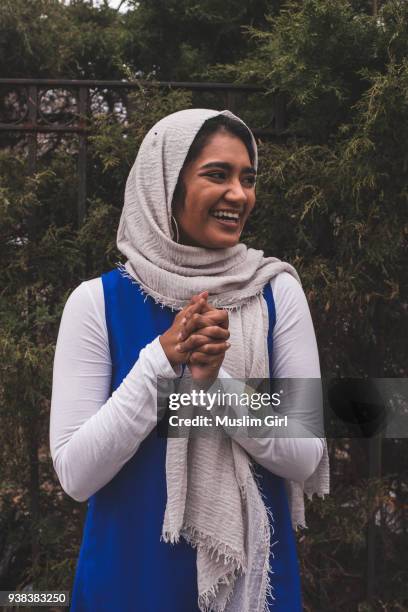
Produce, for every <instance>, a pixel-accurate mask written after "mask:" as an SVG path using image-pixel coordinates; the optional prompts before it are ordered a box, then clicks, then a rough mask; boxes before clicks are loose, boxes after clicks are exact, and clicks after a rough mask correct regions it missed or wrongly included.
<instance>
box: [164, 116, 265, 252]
mask: <svg viewBox="0 0 408 612" xmlns="http://www.w3.org/2000/svg"><path fill="white" fill-rule="evenodd" d="M254 158H255V151H254V148H253V144H252V142H251V139H250V138H249V133H248V131H247V130H246V129H245V128H244V127H243V126H242V124H239V123H237V122H236V121H233V120H232V119H230V118H228V117H226V116H218V117H215V118H214V119H209V120H208V121H207V122H206V123H205V126H204V127H203V128H202V130H201V131H200V134H199V138H197V139H196V141H195V143H194V144H193V146H192V147H191V148H190V150H189V153H188V155H187V158H186V161H185V163H184V166H183V169H182V172H181V173H180V177H179V180H178V182H177V185H176V189H175V195H174V198H173V211H174V219H175V221H174V222H175V223H177V226H178V228H179V236H180V240H181V241H182V243H183V244H186V245H190V246H205V247H207V248H212V249H217V248H218V249H219V248H226V247H231V246H234V245H236V244H237V243H238V241H239V238H240V235H241V233H242V230H243V228H244V226H245V223H246V220H247V218H248V216H249V214H250V213H251V211H252V209H253V207H254V205H255V180H256V170H255V168H254V167H253V163H254Z"/></svg>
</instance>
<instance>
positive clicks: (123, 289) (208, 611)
mask: <svg viewBox="0 0 408 612" xmlns="http://www.w3.org/2000/svg"><path fill="white" fill-rule="evenodd" d="M257 162H258V159H257V148H256V142H255V139H254V137H253V135H252V133H251V131H250V130H249V129H248V127H247V126H246V125H245V123H244V122H242V121H241V120H240V119H239V118H238V117H235V116H234V115H233V114H232V113H230V112H229V111H222V112H219V111H216V110H209V109H189V110H185V111H180V112H178V113H174V114H172V115H169V116H168V117H164V118H163V119H162V120H161V121H159V122H158V123H157V124H156V125H154V126H153V127H152V129H151V130H150V131H149V132H148V134H147V135H146V136H145V138H144V140H143V142H142V144H141V146H140V149H139V151H138V154H137V158H136V161H135V163H134V165H133V167H132V169H131V171H130V174H129V177H128V181H127V184H126V192H125V203H124V207H123V211H122V216H121V220H120V224H119V229H118V237H117V244H118V248H119V250H120V251H121V252H122V253H123V255H124V256H125V257H126V259H127V261H126V264H125V265H124V266H122V265H121V266H119V268H118V269H115V270H112V271H110V272H108V273H106V274H103V275H102V276H101V277H100V278H96V279H91V280H89V281H86V282H84V283H82V284H81V285H80V286H79V287H77V288H76V289H75V290H74V292H73V293H72V294H71V296H70V297H69V299H68V301H67V304H66V306H65V309H64V313H63V317H62V321H61V326H60V331H59V335H58V342H57V349H56V355H55V362H54V378H53V394H52V405H51V428H50V440H51V453H52V457H53V461H54V466H55V469H56V471H57V474H58V476H59V479H60V482H61V484H62V486H63V488H64V489H65V491H67V493H68V494H69V495H71V496H72V497H73V498H74V499H76V500H78V501H85V500H88V512H87V517H86V524H85V529H84V535H83V541H82V545H81V551H80V555H79V560H78V565H77V569H76V576H75V584H74V589H73V595H72V608H71V609H72V610H73V611H75V612H93V611H94V610H98V611H99V612H116V610H121V611H123V612H145V611H146V612H164V611H166V612H198V610H200V611H201V612H266V610H274V612H283V611H285V612H287V611H288V610H290V611H291V612H300V611H301V609H302V603H301V589H300V576H299V568H298V563H297V555H296V542H295V537H294V532H293V528H295V529H296V528H297V527H298V526H304V525H305V521H304V504H303V494H304V493H307V494H308V495H309V496H310V495H312V494H313V493H314V492H316V493H317V494H319V495H324V494H325V493H328V455H327V445H326V441H325V439H324V437H323V435H324V434H323V433H322V432H321V431H320V430H319V429H318V428H317V427H314V426H310V427H309V428H305V427H303V430H302V431H303V437H301V438H300V437H299V438H286V437H283V438H280V437H274V435H272V434H271V436H270V437H269V438H265V437H264V438H260V439H257V438H252V437H240V438H239V439H235V438H234V437H233V436H232V435H231V436H230V434H228V436H227V435H225V433H224V434H223V433H222V431H220V429H217V430H216V431H215V432H214V435H211V436H205V437H184V438H169V439H168V440H166V439H165V438H163V437H160V436H159V435H157V429H156V426H157V391H156V387H157V378H158V377H161V378H165V379H169V380H170V381H176V380H178V379H181V380H180V381H179V383H180V384H181V385H187V386H188V385H190V386H191V385H193V387H191V388H194V385H197V384H198V383H203V384H209V383H213V381H214V379H215V378H217V377H219V378H224V379H228V378H231V377H235V378H268V377H269V376H273V377H275V378H279V377H282V378H294V379H300V378H308V377H309V378H320V369H319V358H318V352H317V346H316V340H315V335H314V330H313V324H312V321H311V317H310V313H309V309H308V306H307V302H306V298H305V295H304V293H303V291H302V288H301V286H300V282H299V277H298V275H297V273H296V271H295V270H294V268H293V267H292V266H291V265H289V264H287V263H285V262H282V261H280V260H278V259H276V258H274V257H267V258H265V257H264V256H263V252H262V251H258V250H256V249H248V248H247V247H246V246H245V245H244V244H242V243H241V242H240V235H241V232H242V229H243V227H244V225H245V222H246V220H247V218H248V215H249V214H250V213H251V210H252V209H253V207H254V205H255V177H256V170H257ZM229 348H231V349H232V350H228V349H229ZM293 397H294V398H295V399H294V400H292V401H293V402H295V405H294V406H292V408H293V411H294V413H296V415H301V414H302V411H303V412H305V411H306V410H308V408H305V405H306V404H305V402H304V401H303V400H304V398H303V397H302V396H300V397H299V393H298V394H296V393H294V394H293ZM287 409H288V411H290V406H287ZM306 416H307V415H306ZM272 429H276V428H274V427H272V426H271V430H272ZM255 471H256V473H258V474H259V476H260V479H259V480H258V479H257V478H255V476H254V472H255ZM271 600H272V601H271Z"/></svg>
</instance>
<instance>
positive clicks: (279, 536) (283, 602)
mask: <svg viewBox="0 0 408 612" xmlns="http://www.w3.org/2000/svg"><path fill="white" fill-rule="evenodd" d="M102 282H103V289H104V297H105V315H106V323H107V328H108V335H109V346H110V352H111V359H112V389H111V391H112V392H113V391H114V390H115V389H116V388H117V387H118V386H119V385H120V383H121V382H122V380H123V379H124V378H125V376H126V375H127V374H128V372H129V371H130V370H131V368H132V367H133V365H134V363H135V361H136V360H137V359H138V356H139V353H140V351H141V349H142V348H143V347H145V346H146V344H148V343H150V342H151V341H152V340H154V338H155V337H156V336H158V335H159V334H162V333H163V332H164V331H166V329H168V328H169V327H170V325H171V324H172V321H173V319H174V316H175V314H176V313H175V312H172V311H171V310H170V309H169V308H162V307H161V306H160V305H158V304H156V303H155V302H154V301H153V299H151V298H150V297H149V298H147V299H145V297H144V296H143V295H142V294H141V292H140V291H139V288H138V286H137V285H135V284H134V283H132V282H131V281H130V280H129V279H128V278H126V277H124V276H122V274H121V273H120V272H119V270H116V269H115V270H112V271H111V272H109V273H107V274H104V275H103V276H102ZM264 295H265V298H266V300H267V303H268V310H269V318H270V325H269V334H268V347H269V358H270V360H271V358H272V331H273V325H274V322H275V308H274V302H273V296H272V291H271V288H270V285H269V284H268V285H267V286H266V287H265V292H264ZM166 444H167V440H166V438H164V437H160V436H159V435H158V434H157V430H156V429H154V430H153V431H152V432H151V433H150V435H149V436H148V437H147V438H146V439H145V440H143V442H142V443H141V445H140V447H139V449H138V451H137V452H136V453H135V455H134V456H133V457H132V458H131V459H130V460H129V461H128V462H127V463H126V465H124V467H123V468H122V469H121V470H120V472H119V473H118V474H117V475H116V476H115V477H114V478H113V479H112V480H111V481H110V482H109V483H108V484H107V485H105V486H104V487H103V488H102V489H100V490H99V491H98V492H97V493H95V494H94V495H93V496H92V497H91V498H90V499H89V501H88V511H87V516H86V521H85V526H84V532H83V539H82V544H81V550H80V554H79V559H78V563H77V568H76V575H75V581H74V588H73V593H72V600H71V611H73V612H199V609H198V605H197V599H198V593H197V574H196V553H195V551H194V550H193V548H191V546H189V545H188V544H187V543H186V542H185V541H184V540H180V542H179V543H178V544H176V545H170V544H166V543H164V542H162V541H160V535H161V530H162V524H163V517H164V510H165V506H166V470H165V465H166ZM79 467H80V466H79ZM257 472H258V473H259V474H260V475H261V478H260V482H261V485H262V490H263V493H264V495H265V502H266V503H267V505H268V506H269V508H270V509H271V511H272V514H273V517H274V522H273V531H274V533H273V535H272V537H271V542H272V543H274V542H276V543H275V544H273V546H271V568H272V572H273V573H272V574H271V582H272V585H273V596H274V598H275V599H274V600H272V599H271V603H270V606H269V609H270V610H271V612H301V610H302V605H301V589H300V576H299V567H298V560H297V551H296V541H295V536H294V532H293V529H292V526H291V521H290V513H289V507H288V501H287V496H286V489H285V486H284V480H283V479H282V478H280V477H278V476H275V475H274V474H272V473H271V472H268V471H267V470H265V469H264V468H262V467H261V466H258V467H257ZM242 612H251V611H250V610H248V611H246V610H242Z"/></svg>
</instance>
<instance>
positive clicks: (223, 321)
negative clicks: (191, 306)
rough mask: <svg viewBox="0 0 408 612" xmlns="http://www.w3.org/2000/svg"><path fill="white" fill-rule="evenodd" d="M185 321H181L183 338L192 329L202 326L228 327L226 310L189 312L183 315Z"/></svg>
mask: <svg viewBox="0 0 408 612" xmlns="http://www.w3.org/2000/svg"><path fill="white" fill-rule="evenodd" d="M185 319H186V320H185V321H184V322H183V323H182V329H181V333H182V337H181V338H180V339H184V338H186V337H187V336H189V335H190V334H192V333H193V332H194V331H197V330H200V329H201V328H203V327H209V326H210V327H213V326H219V327H222V328H223V329H228V325H229V321H228V313H227V311H226V310H219V309H214V310H212V311H210V312H207V313H205V314H200V313H199V312H191V311H190V314H189V316H186V317H185Z"/></svg>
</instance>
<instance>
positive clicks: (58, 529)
mask: <svg viewBox="0 0 408 612" xmlns="http://www.w3.org/2000/svg"><path fill="white" fill-rule="evenodd" d="M128 5H129V10H128V11H127V12H124V13H121V12H118V11H115V10H112V9H111V8H110V7H109V5H108V4H107V3H106V2H105V3H101V4H100V5H98V6H95V5H93V4H92V2H89V1H86V0H75V1H72V2H71V3H70V4H69V5H65V4H63V3H62V2H59V1H57V0H36V1H33V0H31V1H28V2H27V1H25V0H13V2H11V0H5V1H3V2H2V3H1V4H0V24H1V28H0V74H1V75H2V76H3V77H10V78H11V77H39V78H62V77H64V78H81V79H83V78H98V79H110V80H111V79H123V78H125V79H128V78H131V79H135V78H140V77H143V79H145V81H147V82H145V84H144V85H143V87H140V89H138V90H137V91H136V93H134V94H133V95H132V96H131V97H130V98H129V100H128V102H129V104H128V113H127V120H126V122H125V123H123V122H121V121H118V117H117V115H116V114H115V112H114V106H113V102H112V104H111V105H110V106H109V105H108V109H107V110H105V111H104V112H98V113H94V114H93V117H92V125H91V127H92V131H91V136H90V138H89V149H88V177H89V178H88V199H87V215H86V218H85V221H84V223H83V224H82V225H81V226H79V225H78V222H77V217H76V198H77V165H76V154H77V142H76V139H75V137H68V136H59V137H48V138H45V139H42V140H41V146H40V148H39V159H38V165H37V172H36V174H35V175H34V176H29V175H28V173H27V158H26V141H25V140H24V138H23V137H21V136H20V137H19V138H16V137H15V136H14V135H13V134H11V133H5V132H2V133H1V134H2V142H1V147H0V257H1V261H2V264H3V265H2V269H1V272H0V279H1V291H0V312H1V318H2V325H1V328H2V331H1V335H0V353H1V364H2V365H1V371H0V425H1V427H0V457H1V462H0V466H1V467H0V507H1V512H0V587H1V589H14V588H23V587H26V586H27V585H30V584H31V585H34V586H35V588H44V589H52V590H55V589H67V590H69V589H70V588H71V585H72V577H73V572H74V568H75V561H76V557H77V554H78V546H79V542H80V534H81V524H82V521H83V516H84V505H85V504H82V505H79V504H77V503H75V502H73V501H72V500H70V499H69V498H68V497H67V496H66V495H65V494H64V493H63V492H62V491H61V489H60V488H59V485H58V481H57V479H56V476H55V474H54V472H53V468H52V463H51V460H50V457H49V450H48V419H49V407H50V394H51V378H52V360H53V352H54V347H55V341H56V337H57V333H58V325H59V320H60V317H61V313H62V309H63V306H64V303H65V301H66V298H67V296H68V295H69V293H70V292H71V291H72V289H73V288H74V287H75V286H77V285H78V284H79V283H80V282H81V281H82V280H84V279H87V278H92V277H95V276H99V275H100V274H101V272H103V271H106V270H108V269H110V268H111V267H112V266H113V265H114V264H115V262H116V261H117V260H118V259H119V254H118V253H117V252H116V248H115V234H116V228H117V223H118V219H119V215H120V210H121V206H122V201H123V192H124V185H125V181H126V177H127V174H128V171H129V169H130V166H131V164H132V161H133V159H134V157H135V155H136V152H137V149H138V146H139V144H140V142H141V140H142V138H143V135H144V134H145V133H146V131H147V130H148V129H149V128H150V127H151V125H153V124H154V123H155V121H157V120H158V119H159V118H160V117H161V116H163V115H165V114H168V113H170V112H172V111H175V110H178V109H181V108H186V107H189V106H206V105H213V106H214V107H216V108H221V106H222V102H220V100H219V99H217V98H215V97H211V96H209V95H207V96H205V95H203V94H200V95H198V94H194V95H193V94H191V93H190V92H188V91H180V90H159V89H157V88H156V87H154V86H153V83H152V84H151V85H149V81H154V80H155V79H160V80H170V79H172V80H191V81H192V80H198V81H210V80H214V81H215V80H217V81H225V82H236V83H253V84H258V85H262V86H264V87H265V93H264V94H256V95H250V96H244V95H242V96H240V97H239V100H238V106H239V109H238V110H239V114H240V115H241V116H242V117H243V118H244V119H245V120H246V121H248V122H249V124H250V125H251V126H255V127H256V126H267V125H268V122H269V121H270V114H271V104H272V100H273V95H274V94H276V93H277V92H279V95H280V96H281V97H282V98H283V99H284V100H285V106H286V127H285V130H284V131H283V132H282V133H280V134H276V136H275V137H274V138H271V139H268V140H264V141H261V142H259V154H260V160H261V165H260V176H259V180H258V184H257V207H256V209H255V212H254V214H253V216H252V218H251V220H250V224H249V226H248V229H247V231H246V236H245V240H246V242H247V243H248V244H249V245H252V246H255V247H256V248H262V249H264V251H265V253H266V254H267V255H275V256H278V257H280V258H282V259H285V260H288V261H290V262H292V263H293V264H294V265H295V266H296V267H297V269H298V271H299V273H300V275H301V278H302V281H303V286H304V288H305V291H306V294H307V297H308V300H309V304H310V307H311V310H312V316H313V320H314V323H315V328H316V334H317V338H318V345H319V350H320V357H321V366H322V373H323V374H324V375H325V376H338V375H340V376H350V377H358V376H377V377H406V376H407V359H406V357H407V349H406V338H407V333H406V332H407V327H406V314H407V293H406V282H404V281H406V273H405V274H404V272H405V268H406V238H407V233H408V226H407V216H406V210H407V197H408V189H407V187H408V185H407V183H408V181H407V167H408V152H407V151H408V150H407V147H406V143H407V142H408V97H407V91H408V53H407V52H408V5H407V4H406V3H405V2H403V1H397V0H388V1H386V2H383V3H381V2H371V1H370V2H368V1H367V2H365V1H364V0H353V1H351V2H347V1H340V0H305V1H302V2H300V1H294V0H293V1H289V2H281V1H279V0H269V1H268V0H260V1H255V0H253V1H250V2H246V3H242V2H239V1H237V0H226V1H224V2H223V3H220V2H216V1H215V0H203V1H201V2H199V3H197V2H194V1H192V0H179V1H178V2H176V1H175V0H170V1H166V2H164V1H163V0H154V1H150V2H144V1H142V2H134V1H130V2H128ZM4 100H5V98H4V96H0V112H3V111H4V104H5V102H4ZM330 453H331V460H332V494H331V495H330V497H329V498H326V499H325V500H324V501H322V500H320V499H315V500H314V501H313V502H312V503H311V502H307V512H308V518H309V529H308V531H307V532H306V533H299V534H298V547H299V554H300V560H301V569H302V577H303V590H304V607H305V610H307V611H309V610H313V611H315V610H328V609H330V610H343V609H345V608H346V609H349V610H358V611H370V610H389V611H391V610H408V592H407V586H406V585H407V583H408V570H407V567H408V565H407V560H408V553H407V550H408V546H407V545H408V538H407V509H408V464H407V460H406V457H407V444H406V439H392V440H384V441H383V460H382V478H381V479H377V480H373V479H370V480H369V479H368V460H367V457H368V443H367V440H363V439H353V440H330ZM370 519H371V520H372V521H374V522H373V524H374V531H375V532H376V540H375V541H376V550H375V559H376V583H375V588H374V592H373V593H371V596H370V597H367V545H366V533H367V529H368V524H369V520H370Z"/></svg>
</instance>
